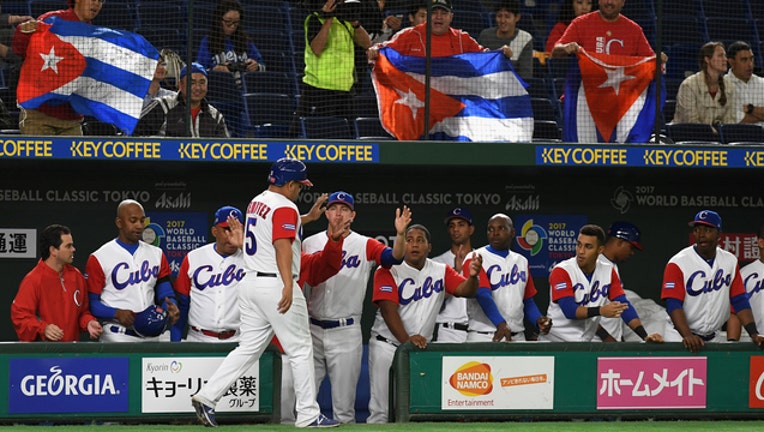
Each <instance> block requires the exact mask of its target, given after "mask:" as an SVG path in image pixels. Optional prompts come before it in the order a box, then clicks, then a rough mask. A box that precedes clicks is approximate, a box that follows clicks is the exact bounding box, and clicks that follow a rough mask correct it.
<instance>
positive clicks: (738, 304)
mask: <svg viewBox="0 0 764 432" xmlns="http://www.w3.org/2000/svg"><path fill="white" fill-rule="evenodd" d="M731 302H732V308H733V309H734V310H735V314H736V315H737V317H738V318H739V319H740V324H742V326H743V328H744V329H745V331H746V332H748V334H749V335H750V336H751V341H753V343H755V344H756V345H758V346H759V347H761V346H762V344H764V336H760V335H759V330H758V329H757V328H756V321H755V320H754V318H753V312H752V311H751V305H750V303H749V302H748V296H747V294H745V293H743V294H738V295H736V296H735V297H732V299H731Z"/></svg>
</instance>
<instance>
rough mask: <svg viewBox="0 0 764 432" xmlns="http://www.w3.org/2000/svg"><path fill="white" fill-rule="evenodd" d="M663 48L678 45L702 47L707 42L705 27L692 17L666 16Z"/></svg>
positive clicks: (664, 19) (663, 23)
mask: <svg viewBox="0 0 764 432" xmlns="http://www.w3.org/2000/svg"><path fill="white" fill-rule="evenodd" d="M662 25H663V34H662V43H663V47H668V46H672V45H676V44H694V45H697V46H700V45H702V44H703V43H705V42H706V41H707V37H706V34H705V30H704V29H703V28H704V27H705V26H704V25H703V24H700V23H699V22H698V19H697V18H696V17H694V16H691V15H664V16H663V21H662Z"/></svg>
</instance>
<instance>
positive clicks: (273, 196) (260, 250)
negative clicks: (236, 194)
mask: <svg viewBox="0 0 764 432" xmlns="http://www.w3.org/2000/svg"><path fill="white" fill-rule="evenodd" d="M301 229H302V227H301V226H300V215H299V212H298V210H297V206H296V205H295V204H294V203H293V202H292V201H290V200H289V199H288V198H287V197H285V196H284V195H281V194H279V193H276V192H272V191H268V190H266V191H263V193H261V194H260V195H258V196H256V197H254V198H253V199H252V201H251V202H250V203H249V206H247V219H246V221H245V223H244V268H245V269H246V270H247V271H259V272H263V273H278V266H277V265H276V249H275V248H274V247H273V243H274V242H275V241H276V240H278V239H289V240H291V241H292V275H293V276H297V275H299V274H300V236H299V235H298V233H299V232H300V230H301Z"/></svg>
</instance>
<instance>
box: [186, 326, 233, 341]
mask: <svg viewBox="0 0 764 432" xmlns="http://www.w3.org/2000/svg"><path fill="white" fill-rule="evenodd" d="M191 330H193V331H195V332H199V333H201V334H203V335H205V336H209V337H214V338H218V339H220V340H226V339H230V338H232V337H233V335H235V334H236V330H226V331H222V332H219V333H218V332H214V331H212V330H205V329H200V328H196V327H194V326H191Z"/></svg>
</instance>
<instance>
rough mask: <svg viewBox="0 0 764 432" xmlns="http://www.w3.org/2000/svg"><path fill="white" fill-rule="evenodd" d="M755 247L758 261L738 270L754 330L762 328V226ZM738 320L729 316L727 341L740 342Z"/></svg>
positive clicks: (763, 315)
mask: <svg viewBox="0 0 764 432" xmlns="http://www.w3.org/2000/svg"><path fill="white" fill-rule="evenodd" d="M756 247H758V248H759V259H757V260H756V261H754V262H752V263H750V264H748V265H746V266H745V267H743V268H741V269H740V276H741V277H742V278H743V284H744V285H745V291H746V292H747V293H748V302H749V303H750V304H751V313H753V318H754V319H755V321H756V328H759V327H764V294H760V292H761V290H762V286H764V225H762V226H760V227H759V232H758V234H757V235H756ZM740 333H741V332H740V320H739V319H738V318H737V316H736V315H730V319H729V321H727V340H731V341H737V340H740Z"/></svg>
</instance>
